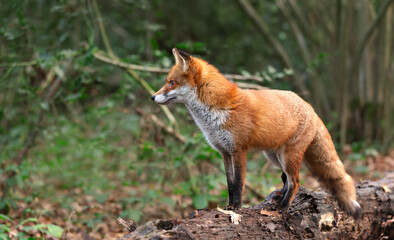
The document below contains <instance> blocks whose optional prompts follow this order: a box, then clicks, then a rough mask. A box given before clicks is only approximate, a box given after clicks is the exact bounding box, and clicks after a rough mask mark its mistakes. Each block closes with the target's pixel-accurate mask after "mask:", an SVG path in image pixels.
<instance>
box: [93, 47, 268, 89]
mask: <svg viewBox="0 0 394 240" xmlns="http://www.w3.org/2000/svg"><path fill="white" fill-rule="evenodd" d="M94 57H95V58H97V59H99V60H101V61H103V62H106V63H110V64H113V65H116V66H119V67H122V68H126V69H133V70H137V71H143V72H151V73H168V72H169V71H170V69H169V68H159V67H148V66H141V65H136V64H131V63H125V62H123V61H121V60H119V59H118V58H115V57H110V56H105V53H104V52H103V51H97V52H95V53H94ZM223 76H225V77H226V78H227V79H231V80H253V81H257V82H263V81H264V79H263V78H262V77H260V76H244V75H238V74H228V73H224V74H223Z"/></svg>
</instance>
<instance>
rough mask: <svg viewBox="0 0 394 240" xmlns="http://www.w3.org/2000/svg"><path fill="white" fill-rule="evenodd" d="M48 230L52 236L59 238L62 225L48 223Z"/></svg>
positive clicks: (61, 232)
mask: <svg viewBox="0 0 394 240" xmlns="http://www.w3.org/2000/svg"><path fill="white" fill-rule="evenodd" d="M47 227H48V232H49V234H51V235H52V236H54V237H57V238H60V237H61V236H62V234H63V232H64V229H63V228H62V227H59V226H57V225H54V224H48V225H47Z"/></svg>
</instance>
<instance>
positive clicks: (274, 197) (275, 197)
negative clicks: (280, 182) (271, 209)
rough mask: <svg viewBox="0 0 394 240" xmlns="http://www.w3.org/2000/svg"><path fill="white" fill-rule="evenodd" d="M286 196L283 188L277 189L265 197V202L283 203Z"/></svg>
mask: <svg viewBox="0 0 394 240" xmlns="http://www.w3.org/2000/svg"><path fill="white" fill-rule="evenodd" d="M284 197H285V193H284V192H283V189H277V190H275V191H273V192H272V193H270V194H268V196H267V197H266V198H265V199H264V202H273V203H281V202H282V200H283V199H284Z"/></svg>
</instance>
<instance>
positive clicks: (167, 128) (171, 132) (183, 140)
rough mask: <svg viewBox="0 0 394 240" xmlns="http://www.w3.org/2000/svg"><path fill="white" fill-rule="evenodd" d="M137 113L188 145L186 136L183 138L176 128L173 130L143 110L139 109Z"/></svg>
mask: <svg viewBox="0 0 394 240" xmlns="http://www.w3.org/2000/svg"><path fill="white" fill-rule="evenodd" d="M136 112H137V113H139V114H140V115H141V116H144V117H149V118H150V119H151V120H152V121H153V122H154V123H155V124H156V125H157V126H158V127H160V128H162V129H163V130H164V131H166V132H167V133H169V134H171V135H172V136H174V137H175V138H176V139H178V140H179V141H181V142H182V143H186V142H187V140H186V138H185V137H184V136H182V134H180V133H179V132H178V131H177V130H175V129H174V128H172V127H170V126H167V125H166V124H165V123H163V122H162V121H161V120H160V119H159V118H158V117H157V116H156V115H155V114H153V113H146V112H144V111H143V110H142V109H141V108H137V109H136Z"/></svg>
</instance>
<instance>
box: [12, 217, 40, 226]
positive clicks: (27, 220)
mask: <svg viewBox="0 0 394 240" xmlns="http://www.w3.org/2000/svg"><path fill="white" fill-rule="evenodd" d="M27 222H38V220H37V218H28V219H25V220H23V221H22V222H21V223H19V225H18V226H17V227H20V226H22V225H23V224H25V223H27Z"/></svg>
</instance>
